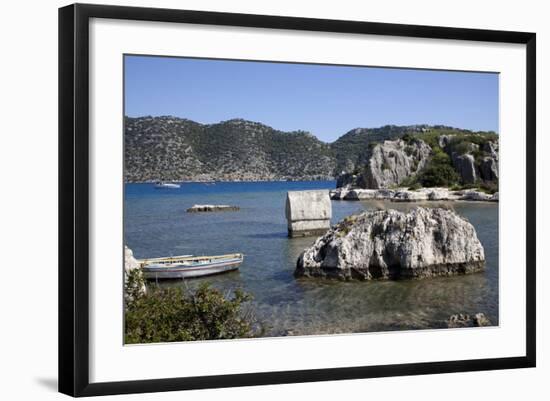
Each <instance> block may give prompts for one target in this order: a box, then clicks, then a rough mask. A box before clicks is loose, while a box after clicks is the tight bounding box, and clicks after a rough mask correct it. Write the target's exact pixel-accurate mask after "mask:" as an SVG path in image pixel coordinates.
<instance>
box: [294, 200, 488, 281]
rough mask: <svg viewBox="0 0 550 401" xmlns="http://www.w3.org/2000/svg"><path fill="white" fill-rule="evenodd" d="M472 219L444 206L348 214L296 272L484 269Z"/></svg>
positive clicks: (345, 275)
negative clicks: (407, 210) (408, 210)
mask: <svg viewBox="0 0 550 401" xmlns="http://www.w3.org/2000/svg"><path fill="white" fill-rule="evenodd" d="M484 267H485V253H484V250H483V246H482V245H481V243H480V241H479V240H478V238H477V235H476V231H475V229H474V227H473V226H472V224H470V223H469V222H468V221H467V220H466V219H464V218H463V217H461V216H459V215H458V214H456V213H455V212H453V211H451V210H446V209H442V208H422V207H418V208H415V209H412V210H411V211H410V212H408V213H402V212H399V211H397V210H381V211H370V212H363V213H361V214H358V215H352V216H349V217H346V218H345V219H344V220H342V221H340V222H339V223H338V224H336V225H335V226H333V227H332V228H331V229H330V230H329V231H328V232H327V233H326V234H325V235H324V236H322V237H320V238H318V239H317V241H315V243H314V244H313V245H312V246H311V247H310V248H308V249H306V250H305V251H304V252H303V253H302V254H301V255H300V257H299V258H298V261H297V266H296V270H295V276H296V277H303V276H305V277H326V278H338V279H359V280H373V279H400V278H422V277H432V276H447V275H454V274H466V273H473V272H477V271H481V270H483V269H484Z"/></svg>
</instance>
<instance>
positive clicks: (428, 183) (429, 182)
mask: <svg viewBox="0 0 550 401" xmlns="http://www.w3.org/2000/svg"><path fill="white" fill-rule="evenodd" d="M418 181H419V182H420V183H421V184H422V185H423V186H425V187H449V186H452V185H453V184H456V183H457V182H458V181H459V177H458V174H457V173H456V171H455V169H454V168H453V166H452V163H451V158H450V157H449V155H448V154H447V153H445V152H444V151H442V150H441V148H439V147H437V148H434V149H433V156H432V158H431V160H430V162H429V163H428V165H427V166H426V168H424V170H422V172H421V173H420V174H419V177H418Z"/></svg>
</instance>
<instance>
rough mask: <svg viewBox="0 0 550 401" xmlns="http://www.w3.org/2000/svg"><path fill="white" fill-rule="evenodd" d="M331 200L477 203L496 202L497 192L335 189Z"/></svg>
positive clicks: (430, 189)
mask: <svg viewBox="0 0 550 401" xmlns="http://www.w3.org/2000/svg"><path fill="white" fill-rule="evenodd" d="M330 198H331V199H332V200H347V201H360V200H370V199H376V200H390V201H393V202H418V201H478V202H498V192H496V193H494V194H488V193H485V192H482V191H478V190H475V189H461V190H456V191H453V190H451V189H449V188H420V189H417V190H411V189H408V188H395V189H387V188H382V189H361V188H357V189H351V188H336V189H334V190H332V191H330Z"/></svg>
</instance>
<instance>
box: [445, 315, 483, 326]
mask: <svg viewBox="0 0 550 401" xmlns="http://www.w3.org/2000/svg"><path fill="white" fill-rule="evenodd" d="M492 325H493V324H492V323H491V321H490V320H489V318H488V317H487V316H485V314H484V313H476V314H475V315H473V316H470V315H465V314H462V313H459V314H456V315H452V316H450V317H449V319H448V320H447V327H449V328H460V327H485V326H492Z"/></svg>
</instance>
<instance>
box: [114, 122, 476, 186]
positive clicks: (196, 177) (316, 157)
mask: <svg viewBox="0 0 550 401" xmlns="http://www.w3.org/2000/svg"><path fill="white" fill-rule="evenodd" d="M438 129H444V130H445V131H446V132H457V133H458V132H465V131H463V130H458V129H454V128H449V127H441V126H435V127H430V126H427V125H415V126H403V127H399V126H384V127H381V128H357V129H354V130H351V131H349V132H348V133H346V134H344V135H342V136H341V137H340V138H339V139H338V140H336V141H335V142H333V143H330V144H327V143H324V142H322V141H320V140H319V139H317V138H316V137H315V136H314V135H312V134H311V133H308V132H305V131H293V132H283V131H278V130H276V129H273V128H271V127H269V126H267V125H264V124H261V123H257V122H252V121H247V120H242V119H234V120H228V121H223V122H220V123H217V124H200V123H197V122H194V121H191V120H187V119H182V118H176V117H170V116H164V117H138V118H131V117H127V118H126V119H125V136H124V143H125V176H124V178H125V181H127V182H142V181H154V180H167V181H187V180H193V181H206V180H219V181H235V180H250V181H255V180H320V179H333V178H334V177H336V176H337V175H338V174H340V173H341V172H342V171H347V172H351V171H353V170H354V169H357V168H359V167H360V166H363V165H364V164H365V161H366V160H367V159H368V157H369V154H370V150H371V149H372V147H373V145H375V144H376V143H380V142H383V141H384V140H387V139H395V138H400V137H402V136H403V135H405V134H406V133H415V132H416V133H422V132H426V131H431V130H438Z"/></svg>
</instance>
